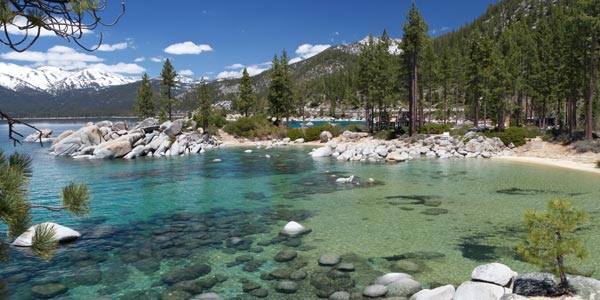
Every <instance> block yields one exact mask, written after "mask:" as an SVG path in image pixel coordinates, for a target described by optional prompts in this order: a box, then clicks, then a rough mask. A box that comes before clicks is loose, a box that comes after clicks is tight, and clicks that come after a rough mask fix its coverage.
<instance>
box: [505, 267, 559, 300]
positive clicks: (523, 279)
mask: <svg viewBox="0 0 600 300" xmlns="http://www.w3.org/2000/svg"><path fill="white" fill-rule="evenodd" d="M513 293H515V294H518V295H521V296H528V297H529V296H554V295H556V294H557V293H558V284H557V283H556V279H555V277H554V275H552V274H548V273H528V274H523V275H519V276H517V278H516V279H515V283H514V285H513Z"/></svg>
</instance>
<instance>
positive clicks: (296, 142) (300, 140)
mask: <svg viewBox="0 0 600 300" xmlns="http://www.w3.org/2000/svg"><path fill="white" fill-rule="evenodd" d="M302 143H304V139H303V138H299V139H296V140H294V144H302Z"/></svg>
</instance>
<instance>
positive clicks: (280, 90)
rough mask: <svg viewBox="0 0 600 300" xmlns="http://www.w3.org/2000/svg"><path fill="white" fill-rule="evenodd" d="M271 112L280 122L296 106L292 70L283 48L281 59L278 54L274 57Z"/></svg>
mask: <svg viewBox="0 0 600 300" xmlns="http://www.w3.org/2000/svg"><path fill="white" fill-rule="evenodd" d="M269 75H270V76H269V77H270V78H271V83H270V84H269V96H268V99H269V112H270V114H271V117H274V118H275V119H276V123H279V122H280V121H281V119H282V118H283V117H284V116H286V117H287V116H289V115H290V113H291V112H292V111H293V107H294V94H293V88H292V79H291V72H290V69H289V61H288V58H287V52H286V51H285V50H283V52H282V54H281V59H279V58H278V57H277V54H275V56H274V57H273V65H272V67H271V72H270V74H269Z"/></svg>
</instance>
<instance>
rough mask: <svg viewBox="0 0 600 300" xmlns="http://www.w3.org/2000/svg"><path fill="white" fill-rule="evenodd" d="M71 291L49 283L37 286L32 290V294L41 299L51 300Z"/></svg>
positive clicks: (62, 286)
mask: <svg viewBox="0 0 600 300" xmlns="http://www.w3.org/2000/svg"><path fill="white" fill-rule="evenodd" d="M68 290H69V289H68V288H67V287H66V286H64V285H62V284H59V283H49V284H42V285H36V286H33V287H32V288H31V294H32V295H33V296H35V297H37V298H41V299H51V298H54V297H56V296H58V295H61V294H64V293H66V292H67V291H68Z"/></svg>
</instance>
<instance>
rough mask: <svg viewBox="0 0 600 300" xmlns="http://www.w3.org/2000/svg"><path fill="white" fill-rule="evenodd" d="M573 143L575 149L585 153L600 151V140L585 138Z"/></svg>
mask: <svg viewBox="0 0 600 300" xmlns="http://www.w3.org/2000/svg"><path fill="white" fill-rule="evenodd" d="M572 145H573V149H575V151H576V152H577V153H585V152H593V153H600V141H588V140H583V141H577V142H574V143H573V144H572Z"/></svg>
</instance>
